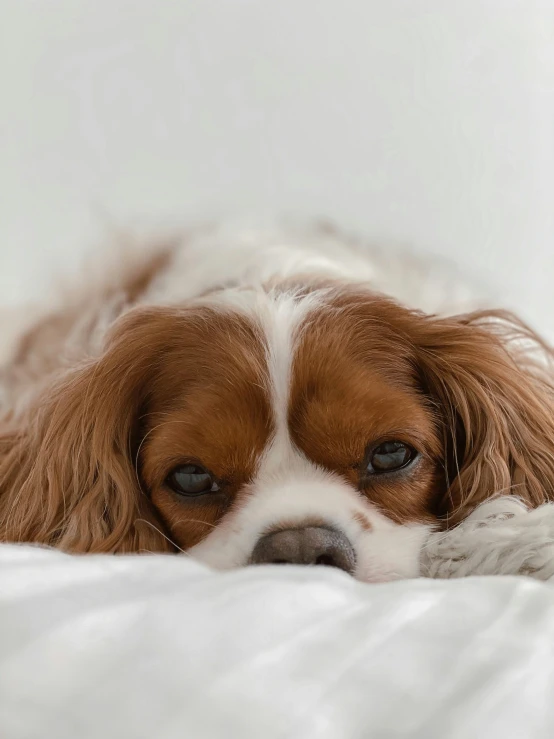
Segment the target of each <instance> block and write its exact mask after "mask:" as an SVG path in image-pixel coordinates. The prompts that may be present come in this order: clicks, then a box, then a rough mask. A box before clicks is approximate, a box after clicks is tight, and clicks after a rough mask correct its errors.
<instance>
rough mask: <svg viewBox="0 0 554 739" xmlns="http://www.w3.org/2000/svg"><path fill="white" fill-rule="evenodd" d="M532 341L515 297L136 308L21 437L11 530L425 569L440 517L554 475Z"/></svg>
mask: <svg viewBox="0 0 554 739" xmlns="http://www.w3.org/2000/svg"><path fill="white" fill-rule="evenodd" d="M531 345H532V348H535V349H536V348H538V347H539V343H538V340H537V339H536V337H534V336H533V335H532V334H531V333H530V332H529V331H528V330H526V329H525V328H524V327H522V326H521V325H520V324H518V323H517V322H514V321H513V320H511V319H508V318H506V317H503V316H500V315H498V314H494V313H488V314H473V315H468V316H464V317H456V318H448V319H439V318H436V317H432V316H426V315H423V314H420V313H416V312H412V311H409V310H407V309H405V308H402V307H400V306H399V305H397V304H396V303H394V302H392V301H390V300H388V299H386V298H383V297H382V296H377V295H374V294H371V293H369V292H366V291H364V290H362V289H359V288H356V289H353V288H347V287H340V286H326V287H321V286H320V287H319V288H314V289H311V290H306V289H300V288H295V287H294V286H291V285H288V286H287V288H286V289H285V288H283V287H275V286H273V287H271V288H267V289H257V290H239V289H236V290H224V291H221V292H220V293H216V294H214V295H211V296H209V297H206V298H204V299H202V300H199V301H197V302H195V303H194V304H190V305H187V306H184V307H155V308H138V309H135V310H133V311H131V312H129V313H128V314H127V315H126V316H124V317H123V318H122V319H120V320H119V322H118V323H117V324H116V325H115V326H114V330H113V332H112V334H111V335H110V337H109V340H108V342H107V346H106V349H105V351H104V353H103V355H102V356H101V357H100V358H99V359H97V360H94V361H91V362H90V363H88V364H87V365H86V366H81V367H78V368H75V369H74V370H72V371H71V372H70V373H69V374H65V375H64V376H63V377H60V378H58V380H57V383H56V384H55V386H53V387H51V388H50V389H49V391H48V392H47V393H45V394H44V395H42V396H41V397H40V398H39V400H38V402H36V403H35V404H34V405H33V407H32V408H30V409H29V410H28V412H27V413H26V415H25V417H24V418H22V419H20V420H19V421H18V427H17V428H15V429H14V430H12V431H10V432H9V433H6V434H5V436H4V438H3V440H2V442H1V443H2V444H3V448H0V454H2V455H3V456H2V457H1V460H2V461H1V463H0V485H1V488H0V490H1V493H0V538H1V539H3V540H11V541H14V540H15V541H38V542H43V543H46V544H52V545H56V546H60V547H62V548H65V549H67V550H71V551H81V552H83V551H164V550H166V551H167V550H168V549H169V550H172V549H175V550H177V549H182V550H184V551H187V552H190V554H191V555H193V556H195V557H197V558H198V559H200V560H202V561H204V562H207V563H209V564H211V565H214V566H216V567H219V568H231V567H237V566H242V565H246V564H249V563H264V562H286V563H288V562H292V563H303V564H328V565H335V566H337V567H340V568H342V569H344V570H346V571H348V572H351V573H352V574H354V575H355V576H356V577H358V578H359V579H362V580H368V581H377V580H384V579H390V578H394V577H406V576H413V575H416V574H417V573H418V560H419V552H420V548H421V546H422V543H423V541H424V539H425V536H426V533H427V531H428V529H429V526H431V525H438V524H439V522H441V523H442V522H447V523H456V522H457V521H459V520H460V519H461V518H462V517H463V516H464V515H465V514H466V513H467V512H468V511H469V510H470V509H471V508H472V507H474V506H475V505H476V504H478V503H480V502H482V501H483V500H484V499H485V498H487V497H490V496H493V495H495V494H497V493H504V494H506V493H514V494H517V495H519V496H520V497H522V498H523V499H525V500H527V501H528V502H530V503H531V504H538V503H540V502H542V501H543V500H545V499H546V498H547V497H548V496H549V495H550V494H551V490H552V486H553V484H554V454H553V452H552V443H551V441H550V440H551V439H552V438H554V417H553V413H552V410H553V404H552V386H551V384H550V383H549V382H548V380H547V379H545V376H546V373H545V372H543V371H542V370H541V368H540V364H539V363H538V362H535V361H534V360H533V358H532V356H531V355H530V346H531Z"/></svg>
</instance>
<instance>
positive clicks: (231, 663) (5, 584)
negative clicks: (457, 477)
mask: <svg viewBox="0 0 554 739" xmlns="http://www.w3.org/2000/svg"><path fill="white" fill-rule="evenodd" d="M0 737H1V738H2V739H92V738H94V739H112V737H113V739H116V738H117V739H135V738H136V739H139V738H140V739H142V738H143V737H144V738H145V739H146V738H148V739H174V738H175V739H177V738H178V739H183V738H185V739H188V738H190V739H204V738H207V737H210V738H211V737H214V738H218V739H219V737H221V738H222V739H223V738H224V739H234V738H236V739H245V738H246V739H248V738H250V737H252V738H255V739H274V738H275V739H277V738H279V739H296V738H298V739H309V738H311V737H317V738H318V739H354V738H356V739H358V738H359V739H381V738H383V739H385V738H386V739H389V738H392V737H412V738H421V739H435V738H436V739H470V738H471V739H474V738H478V737H487V739H494V738H495V737H499V738H500V737H501V738H502V739H509V738H510V737H514V738H515V737H518V738H525V739H538V738H539V737H541V738H542V737H544V738H545V739H546V738H547V737H548V739H552V737H554V587H553V585H552V584H551V583H548V582H547V583H543V582H538V581H535V580H532V579H530V578H525V577H469V578H463V579H456V580H431V579H425V578H421V579H417V580H411V581H399V582H393V583H386V584H379V585H370V584H363V583H359V582H356V581H354V580H353V579H352V578H350V577H349V576H347V575H346V574H344V573H342V572H340V571H338V570H334V569H332V568H326V567H318V568H295V567H290V566H288V567H282V566H275V567H250V568H246V569H242V570H236V571H230V572H225V573H221V572H213V571H210V570H208V569H207V568H205V567H204V566H203V565H200V564H199V563H196V562H194V561H193V560H191V559H189V558H187V557H185V556H168V555H166V556H164V555H152V556H149V555H142V556H125V557H123V556H118V557H114V556H80V557H79V556H69V555H65V554H62V553H60V552H56V551H51V550H47V549H41V548H36V547H30V546H17V545H6V544H5V545H0Z"/></svg>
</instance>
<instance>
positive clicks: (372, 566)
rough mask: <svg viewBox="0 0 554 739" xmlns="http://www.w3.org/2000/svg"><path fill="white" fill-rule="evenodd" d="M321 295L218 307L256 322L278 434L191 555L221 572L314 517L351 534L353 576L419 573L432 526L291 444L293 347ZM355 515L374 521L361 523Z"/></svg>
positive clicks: (242, 299)
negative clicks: (272, 535)
mask: <svg viewBox="0 0 554 739" xmlns="http://www.w3.org/2000/svg"><path fill="white" fill-rule="evenodd" d="M323 298H324V293H318V292H315V293H312V294H311V295H309V296H307V297H302V298H298V297H296V296H295V295H293V294H278V295H271V294H269V295H267V294H265V293H263V292H258V291H252V292H251V291H239V292H235V291H225V292H224V293H223V294H222V295H221V298H220V300H221V303H222V304H223V305H225V306H227V307H228V308H231V309H234V310H236V309H237V308H239V309H242V310H245V311H247V312H248V313H250V315H251V316H254V317H255V320H256V323H258V325H259V326H260V327H261V331H262V336H263V340H264V343H265V347H266V358H267V366H268V392H269V396H270V398H271V405H272V411H273V418H274V424H275V432H274V434H273V437H272V438H271V440H270V441H269V443H268V446H267V448H266V450H265V452H264V454H263V455H262V457H261V459H260V460H259V464H258V469H257V472H256V475H255V476H254V479H253V480H252V481H251V483H250V484H249V485H248V486H247V488H246V490H244V491H243V492H242V493H241V502H240V503H239V504H238V505H237V507H236V509H235V510H231V512H230V513H229V514H227V515H226V516H225V517H224V518H223V519H222V521H220V523H219V524H218V525H217V527H216V528H215V529H214V530H213V531H212V532H211V533H210V534H209V535H208V536H207V537H206V538H205V539H204V540H203V541H202V542H200V544H197V545H196V546H194V547H192V548H191V549H190V550H189V553H190V554H191V555H192V556H194V557H195V558H196V559H198V560H200V561H202V562H205V563H206V564H209V565H211V566H213V567H216V568H218V569H231V568H235V567H240V566H244V565H246V564H248V562H249V560H250V557H251V554H252V551H253V549H254V547H255V546H256V543H257V542H258V540H259V538H260V537H261V536H263V535H264V534H266V533H267V532H268V531H270V530H271V529H273V528H275V527H278V526H280V525H281V524H283V522H285V523H286V524H287V525H290V526H294V527H301V526H303V525H310V522H311V521H313V520H314V519H315V520H317V521H324V522H325V523H326V524H328V525H329V526H331V527H334V528H335V529H338V530H339V531H341V532H342V533H344V534H345V535H346V536H347V537H348V539H349V540H350V543H351V544H352V546H353V548H354V551H355V553H356V569H355V572H354V576H355V577H356V578H357V579H359V580H363V581H367V582H380V581H385V580H391V579H396V578H405V577H417V576H418V575H419V555H420V551H421V547H422V545H423V542H424V541H425V540H426V538H427V536H428V533H429V526H425V525H422V524H404V525H400V524H397V523H394V522H393V521H391V520H390V519H388V518H387V517H386V516H384V515H383V514H382V513H380V512H379V511H378V509H377V508H376V506H374V505H372V504H371V503H370V502H368V501H367V500H366V499H365V498H363V496H361V495H360V494H359V492H358V491H357V490H356V489H355V488H353V487H352V486H351V485H349V484H348V483H346V482H345V481H344V480H343V479H342V478H340V477H339V476H338V475H336V474H334V473H332V472H329V471H326V470H324V469H322V468H320V467H318V466H317V465H315V464H314V463H313V462H311V461H310V460H309V459H307V458H306V457H305V455H304V454H302V452H301V451H300V450H298V449H297V448H296V447H295V446H294V444H293V443H292V441H291V438H290V434H289V428H288V403H289V394H290V386H291V368H292V362H293V358H294V354H295V347H296V345H297V343H298V339H299V336H300V335H301V331H302V326H303V325H304V324H305V321H306V319H307V318H308V316H309V313H310V312H311V311H313V310H317V307H318V304H320V302H321V300H322V299H323ZM218 302H219V300H218ZM358 517H360V518H361V520H362V521H363V520H365V521H367V522H368V523H369V524H370V525H371V526H370V527H369V526H367V525H366V526H364V525H363V524H362V522H361V520H359V518H358Z"/></svg>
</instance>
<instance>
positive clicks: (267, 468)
mask: <svg viewBox="0 0 554 739" xmlns="http://www.w3.org/2000/svg"><path fill="white" fill-rule="evenodd" d="M320 302H321V294H320V293H311V294H309V295H308V296H302V297H301V298H300V297H298V296H296V295H295V294H294V293H282V294H279V295H276V296H274V297H273V299H271V300H270V301H268V303H267V305H266V306H265V308H266V309H265V310H264V311H262V312H261V313H260V315H259V316H258V318H259V320H260V322H261V327H262V331H263V334H264V341H265V345H266V356H267V368H268V386H269V387H268V390H269V395H270V400H271V408H272V411H273V420H274V423H275V435H274V437H273V439H272V441H271V443H270V445H269V447H268V449H267V450H266V453H265V455H264V457H263V459H262V460H261V464H260V468H259V471H258V475H261V476H264V475H266V474H268V473H276V472H278V471H279V468H281V467H282V466H283V465H284V464H286V463H287V462H288V463H292V462H293V461H294V458H295V457H296V458H297V459H298V457H300V456H301V455H300V453H299V452H298V451H295V450H294V448H293V445H292V442H291V439H290V435H289V429H288V407H289V397H290V387H291V374H292V365H293V361H294V355H295V349H296V347H297V345H298V340H299V337H300V335H301V333H302V327H303V326H304V325H305V322H306V319H307V317H308V315H309V313H310V312H311V311H313V310H314V309H315V308H316V307H317V306H318V304H320Z"/></svg>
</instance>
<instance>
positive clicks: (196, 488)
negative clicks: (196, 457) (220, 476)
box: [166, 464, 219, 497]
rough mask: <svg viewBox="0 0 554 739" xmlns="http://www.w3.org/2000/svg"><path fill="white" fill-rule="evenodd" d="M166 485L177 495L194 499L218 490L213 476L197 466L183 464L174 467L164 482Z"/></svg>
mask: <svg viewBox="0 0 554 739" xmlns="http://www.w3.org/2000/svg"><path fill="white" fill-rule="evenodd" d="M166 484H167V485H168V486H169V487H170V488H171V489H172V490H173V491H174V492H175V493H178V494H179V495H185V496H189V497H194V496H196V495H205V494H206V493H216V492H217V491H218V490H219V487H218V485H217V483H216V482H215V481H214V478H213V476H212V475H211V474H210V473H209V472H208V471H207V470H205V469H204V468H203V467H200V465H197V464H184V465H182V466H181V467H176V468H175V469H174V470H173V472H171V473H170V474H169V475H168V477H167V480H166Z"/></svg>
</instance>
